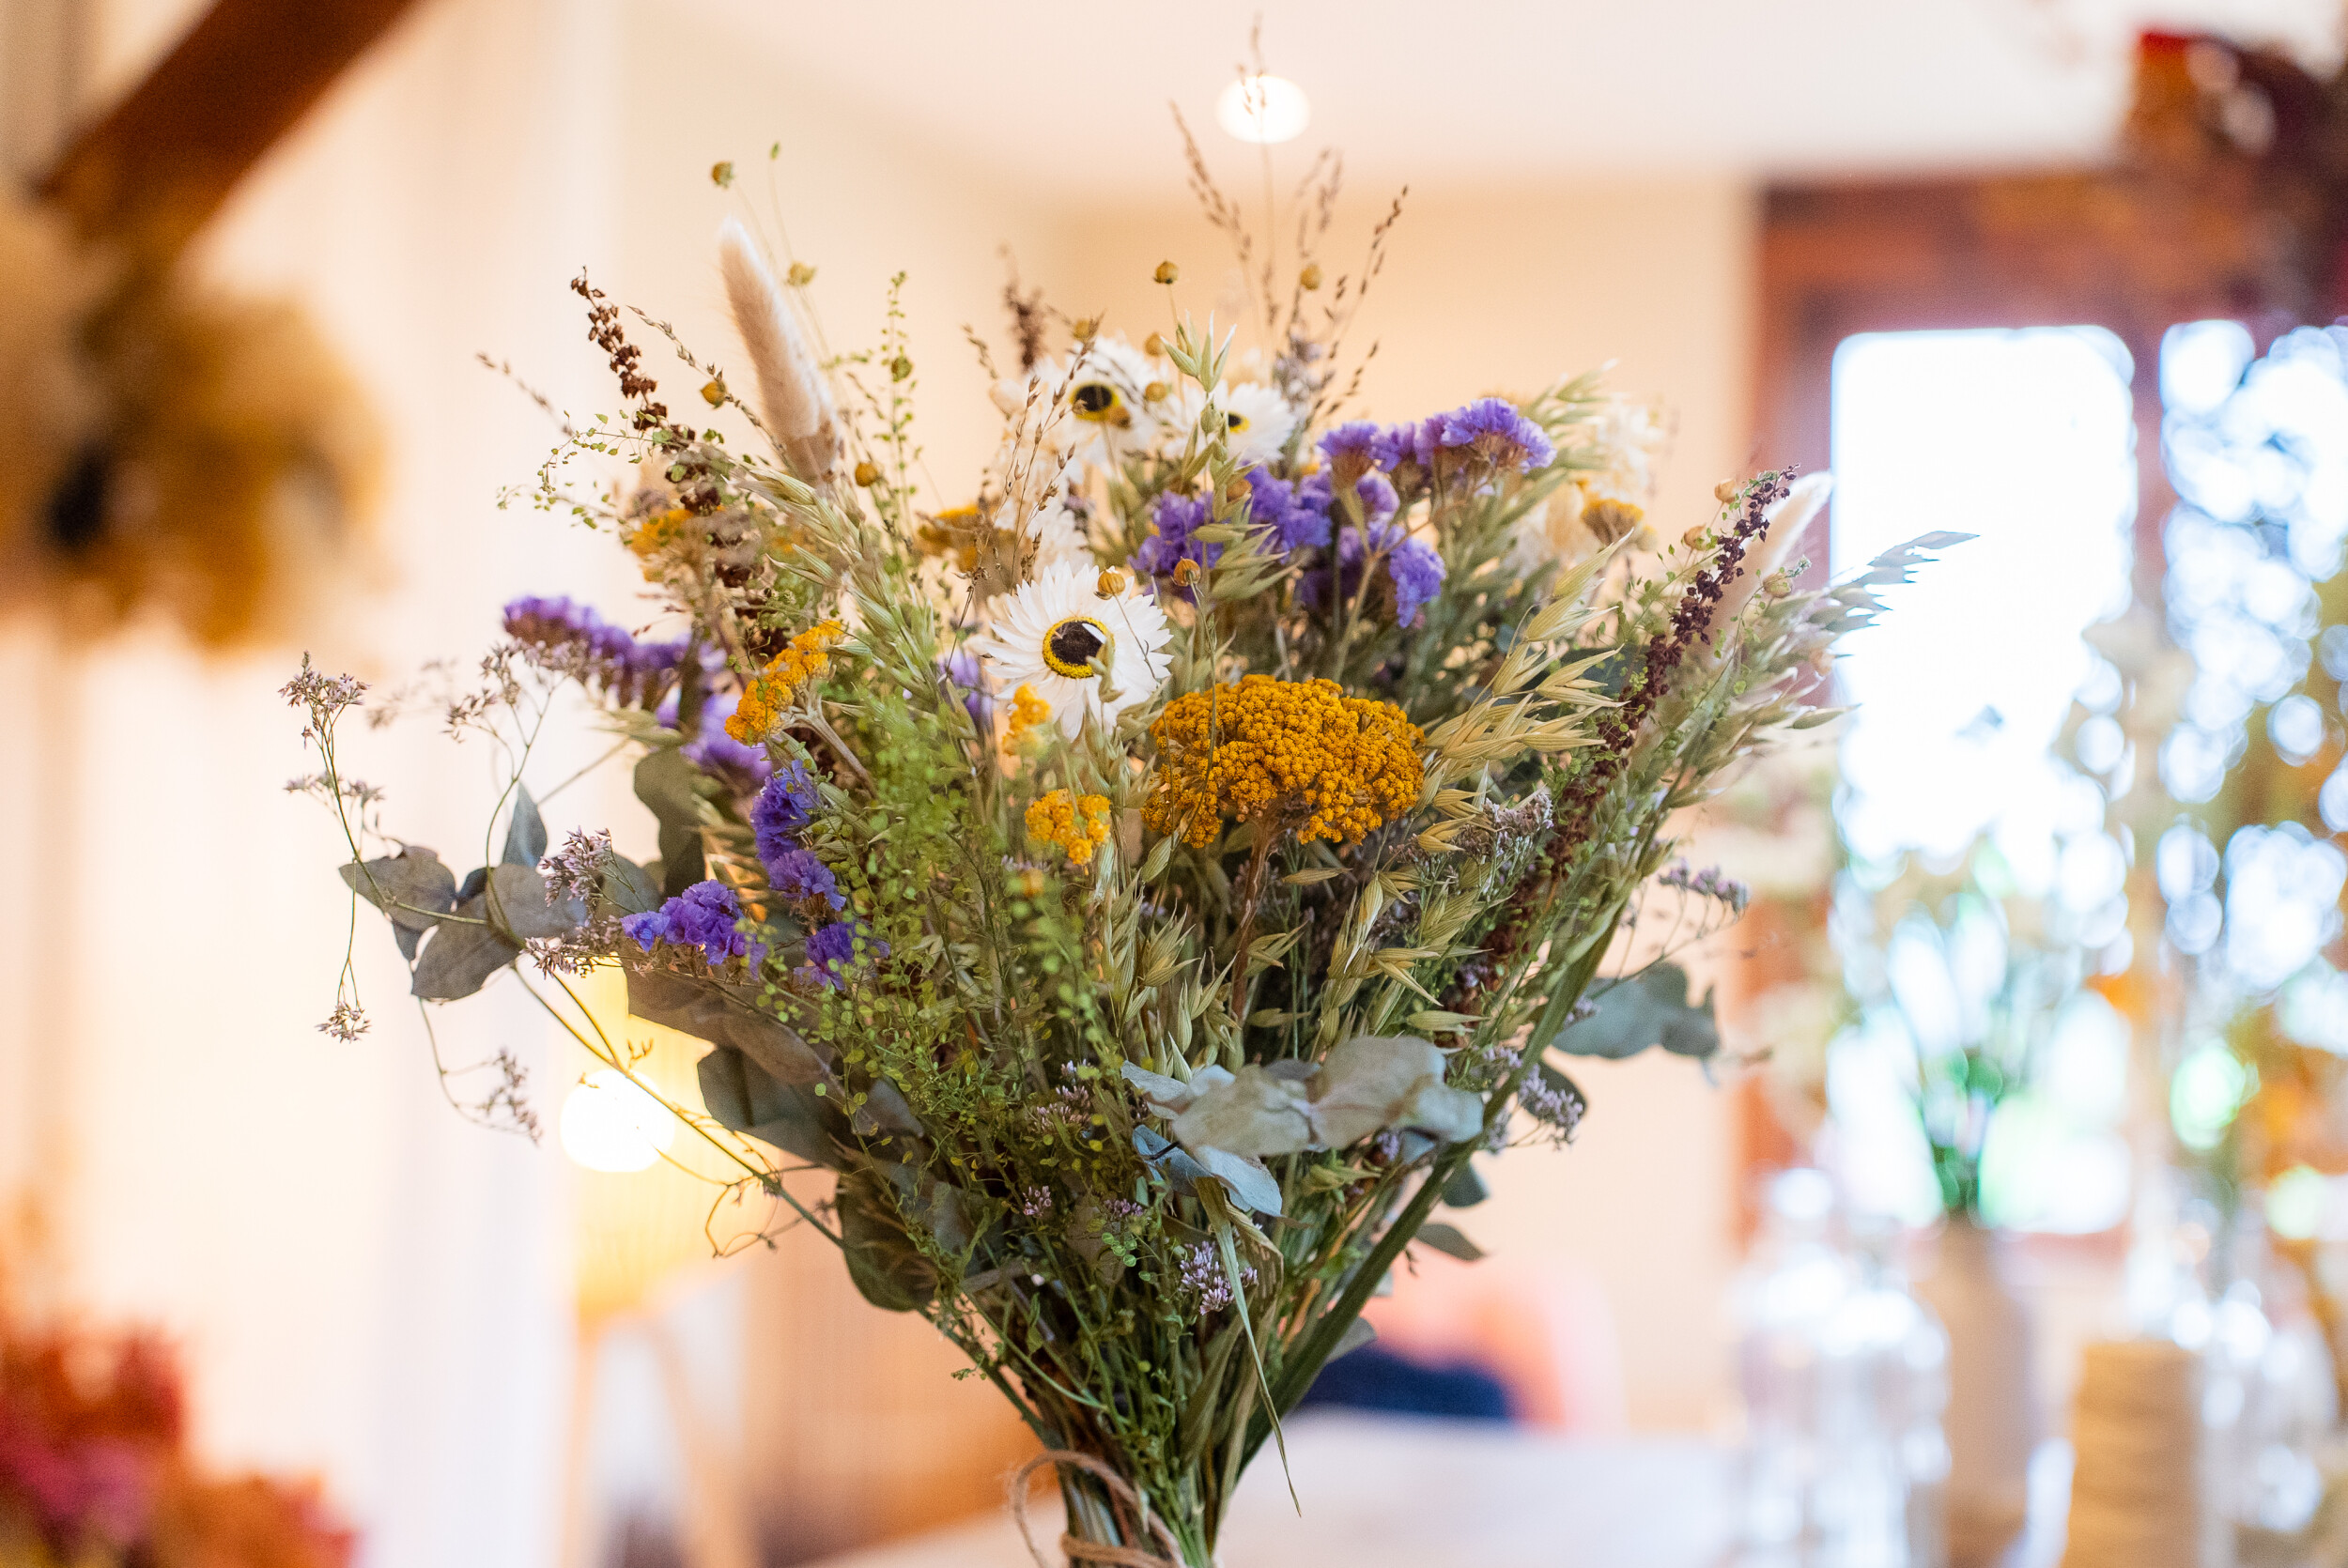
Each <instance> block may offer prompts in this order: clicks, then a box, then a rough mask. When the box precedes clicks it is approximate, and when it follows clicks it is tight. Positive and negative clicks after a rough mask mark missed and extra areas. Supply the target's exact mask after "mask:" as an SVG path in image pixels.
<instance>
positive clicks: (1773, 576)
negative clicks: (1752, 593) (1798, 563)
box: [1761, 572, 1794, 599]
mask: <svg viewBox="0 0 2348 1568" xmlns="http://www.w3.org/2000/svg"><path fill="white" fill-rule="evenodd" d="M1793 591H1794V579H1793V578H1791V577H1789V576H1786V575H1785V574H1784V573H1783V572H1771V573H1770V574H1769V576H1766V577H1763V578H1762V579H1761V592H1764V593H1766V594H1768V595H1769V597H1770V598H1772V599H1783V598H1784V597H1785V595H1786V594H1788V593H1791V592H1793Z"/></svg>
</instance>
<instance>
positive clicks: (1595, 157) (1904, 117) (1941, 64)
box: [711, 0, 2342, 201]
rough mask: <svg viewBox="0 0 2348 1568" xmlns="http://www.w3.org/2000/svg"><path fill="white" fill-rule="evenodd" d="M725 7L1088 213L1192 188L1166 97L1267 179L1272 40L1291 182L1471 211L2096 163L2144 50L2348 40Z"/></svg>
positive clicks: (2276, 24) (2038, 2) (1608, 12)
mask: <svg viewBox="0 0 2348 1568" xmlns="http://www.w3.org/2000/svg"><path fill="white" fill-rule="evenodd" d="M711 3H712V4H714V5H716V6H718V7H719V8H723V9H726V10H729V11H731V12H732V13H733V14H734V15H736V16H738V17H739V18H741V19H743V20H744V21H746V22H748V23H749V24H751V25H752V26H755V27H759V28H762V29H765V30H766V31H768V32H769V33H770V34H772V36H773V37H774V38H776V40H777V41H778V42H779V43H780V44H782V45H783V46H784V47H785V48H786V49H787V51H788V54H789V55H790V57H793V58H797V59H804V60H807V61H809V62H811V66H812V69H814V70H815V71H817V72H818V73H819V74H820V75H821V76H822V77H824V78H826V79H827V82H828V85H830V86H831V87H832V88H833V89H834V90H837V91H840V92H842V93H843V94H845V95H848V96H850V97H853V98H854V99H855V100H857V101H859V102H864V103H869V104H871V105H872V106H873V107H874V108H876V109H877V110H879V111H880V112H881V113H882V114H884V115H886V116H888V118H889V119H891V120H893V121H895V122H896V123H897V124H899V125H900V126H901V127H902V128H903V129H904V131H906V132H908V133H909V134H912V135H914V136H917V137H919V138H921V139H923V140H925V141H929V142H932V143H935V145H937V146H941V147H950V148H953V149H955V150H956V151H957V152H958V153H959V154H960V155H961V156H964V157H966V158H970V159H974V160H976V161H980V162H981V163H984V164H989V165H993V166H995V167H996V168H997V169H999V170H1002V171H1005V172H1009V173H1012V174H1014V175H1016V176H1017V177H1020V178H1022V179H1024V180H1027V181H1028V182H1030V184H1031V185H1032V186H1033V187H1034V188H1036V189H1037V190H1038V191H1039V192H1040V193H1044V194H1049V195H1054V196H1062V197H1069V198H1077V199H1083V200H1088V201H1102V200H1114V199H1116V198H1117V197H1118V196H1119V195H1120V193H1123V194H1129V195H1131V196H1132V197H1134V198H1135V199H1138V200H1151V199H1156V198H1158V197H1160V196H1162V195H1164V194H1165V193H1166V190H1168V189H1169V188H1178V187H1179V183H1180V179H1181V164H1180V158H1179V153H1178V148H1177V145H1176V143H1175V141H1174V139H1173V136H1172V133H1171V131H1170V128H1169V127H1168V125H1167V121H1166V109H1165V104H1166V100H1169V99H1172V100H1178V101H1179V102H1180V103H1181V104H1182V109H1183V112H1184V113H1185V114H1186V115H1189V116H1190V119H1191V122H1192V125H1193V126H1194V128H1196V129H1197V130H1198V131H1199V132H1200V135H1201V137H1202V139H1204V138H1212V139H1213V141H1214V142H1215V143H1216V144H1219V146H1218V147H1216V148H1214V149H1211V150H1216V151H1218V152H1219V153H1220V154H1223V155H1228V156H1229V157H1237V156H1243V155H1242V154H1241V153H1240V149H1239V148H1238V147H1237V146H1236V145H1235V144H1232V143H1230V142H1229V141H1228V139H1226V138H1224V137H1223V136H1222V134H1221V133H1220V132H1219V131H1215V130H1214V129H1213V115H1212V109H1213V100H1214V98H1215V95H1216V93H1217V92H1218V91H1219V90H1220V89H1221V88H1222V86H1223V85H1225V84H1227V83H1228V82H1229V81H1230V79H1231V77H1232V74H1233V71H1234V68H1235V66H1236V64H1237V62H1238V60H1239V57H1240V56H1241V55H1242V54H1244V52H1245V48H1246V43H1247V36H1248V29H1249V25H1250V23H1251V22H1252V21H1253V20H1254V18H1255V17H1256V16H1257V15H1258V14H1261V16H1262V17H1263V44H1264V51H1265V54H1266V56H1267V59H1268V62H1269V65H1270V69H1272V70H1273V71H1274V72H1275V73H1277V74H1279V75H1283V76H1288V77H1290V78H1292V79H1293V80H1295V81H1297V82H1298V83H1300V84H1301V85H1303V86H1304V87H1305V91H1306V92H1307V93H1308V94H1310V95H1311V98H1312V101H1313V106H1314V121H1313V125H1312V128H1311V129H1310V130H1309V131H1306V132H1305V136H1304V137H1303V138H1302V139H1301V142H1300V143H1298V144H1294V145H1292V146H1291V147H1290V148H1289V149H1287V154H1288V155H1287V156H1286V157H1284V159H1283V162H1284V164H1287V165H1290V166H1293V167H1295V168H1297V169H1300V170H1301V167H1302V163H1303V159H1302V158H1301V157H1299V156H1297V151H1298V149H1299V148H1300V147H1301V148H1306V149H1309V148H1317V147H1319V146H1322V145H1324V144H1329V145H1336V146H1341V147H1342V148H1344V150H1345V153H1346V157H1347V160H1348V167H1349V169H1350V170H1352V172H1353V173H1354V174H1355V175H1357V176H1361V177H1367V178H1369V179H1370V180H1372V181H1375V182H1377V183H1380V184H1390V183H1394V182H1397V181H1401V180H1413V179H1415V180H1438V179H1439V180H1442V181H1444V182H1445V183H1449V184H1454V185H1456V184H1460V183H1462V182H1480V183H1499V182H1506V181H1508V180H1513V179H1524V178H1537V177H1554V176H1560V175H1584V176H1586V175H1591V174H1604V173H1607V172H1613V171H1621V172H1641V173H1647V172H1654V171H1659V170H1687V171H1699V170H1701V171H1735V172H1740V173H1756V174H1789V173H1815V172H1824V171H1832V170H1860V169H1916V168H1931V167H1945V166H1953V165H1966V164H1976V165H1977V164H2016V163H2042V162H2055V161H2078V160H2081V159H2091V158H2094V157H2096V156H2098V155H2100V154H2101V153H2103V152H2104V151H2106V150H2107V149H2108V148H2109V146H2110V145H2111V140H2112V133H2113V131H2114V129H2115V127H2116V126H2117V124H2118V121H2119V117H2120V115H2121V114H2122V112H2123V110H2124V107H2125V100H2126V90H2127V73H2128V60H2129V50H2130V47H2131V43H2132V40H2133V38H2134V35H2135V32H2136V30H2137V29H2138V28H2139V26H2142V25H2147V24H2153V25H2159V24H2167V25H2170V26H2179V25H2182V26H2186V27H2191V26H2194V25H2210V26H2217V27H2222V28H2225V29H2228V30H2230V31H2231V32H2232V33H2233V34H2234V35H2235V36H2244V37H2249V38H2273V39H2276V40H2278V41H2286V42H2290V43H2292V44H2294V45H2295V46H2296V47H2298V48H2299V49H2300V50H2301V52H2303V53H2307V54H2312V55H2313V56H2315V57H2317V58H2319V59H2326V58H2327V57H2328V56H2330V55H2331V54H2334V53H2335V52H2336V48H2337V46H2336V43H2335V37H2336V35H2337V33H2338V31H2339V29H2340V23H2341V17H2342V0H1449V3H1448V4H1429V3H1427V0H1415V3H1409V4H1403V3H1396V0H1351V3H1342V0H1158V3H1155V4H1147V5H1144V4H1136V3H1135V0H1026V3H1024V4H1019V5H1010V4H984V3H980V0H850V3H837V0H835V3H830V4H818V3H809V0H711ZM779 86H780V84H779ZM784 90H787V88H785V89H784ZM1217 161H1218V162H1223V161H1227V157H1225V156H1218V158H1217Z"/></svg>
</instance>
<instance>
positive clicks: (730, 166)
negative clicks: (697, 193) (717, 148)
mask: <svg viewBox="0 0 2348 1568" xmlns="http://www.w3.org/2000/svg"><path fill="white" fill-rule="evenodd" d="M709 180H710V183H711V184H713V185H715V186H717V187H718V189H719V190H720V191H722V190H724V189H725V188H726V187H727V186H729V185H732V184H733V183H734V160H733V159H731V158H721V159H719V160H718V161H717V162H715V163H712V164H711V165H709Z"/></svg>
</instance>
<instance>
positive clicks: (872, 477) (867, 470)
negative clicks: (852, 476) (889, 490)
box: [856, 459, 880, 485]
mask: <svg viewBox="0 0 2348 1568" xmlns="http://www.w3.org/2000/svg"><path fill="white" fill-rule="evenodd" d="M856 482H857V484H864V485H873V484H879V483H880V469H878V468H877V467H875V466H874V465H873V463H872V462H871V461H870V460H869V459H868V460H866V461H864V462H861V463H858V464H857V466H856Z"/></svg>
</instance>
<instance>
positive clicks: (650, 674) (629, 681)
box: [505, 594, 686, 708]
mask: <svg viewBox="0 0 2348 1568" xmlns="http://www.w3.org/2000/svg"><path fill="white" fill-rule="evenodd" d="M505 635H506V636H507V637H510V638H513V639H514V640H515V641H516V642H518V643H520V644H521V647H522V652H523V653H524V655H525V656H527V657H528V658H529V660H530V662H531V663H533V664H534V665H536V666H537V667H538V668H539V669H544V670H548V671H550V672H552V673H554V674H557V675H567V676H569V677H571V678H572V679H574V680H576V681H578V682H579V683H580V684H583V685H585V686H587V687H589V688H591V689H597V690H601V691H602V692H604V693H605V694H606V695H608V696H610V697H612V698H614V699H617V700H619V701H621V702H624V703H626V704H627V705H629V706H631V707H638V708H641V707H642V706H643V705H644V704H645V703H646V702H647V701H648V700H650V699H651V698H652V695H653V694H654V693H655V692H657V691H658V690H659V689H660V688H661V687H662V686H663V685H665V684H668V681H669V678H670V677H671V676H672V675H673V674H674V673H675V672H676V667H677V664H678V662H679V661H680V660H682V659H683V658H684V657H685V649H686V644H685V642H683V641H682V640H679V641H675V642H639V641H637V640H636V639H635V638H633V637H631V636H629V635H628V633H627V630H626V628H625V627H622V626H616V625H613V624H612V623H610V622H609V621H606V620H605V619H604V618H603V617H602V616H601V615H599V614H597V613H596V611H595V608H594V607H592V606H588V605H581V604H576V603H573V602H572V601H571V600H569V599H567V598H560V597H557V598H546V597H542V596H540V595H537V594H531V595H527V596H525V597H522V598H519V599H516V600H514V601H513V602H512V603H510V604H508V605H507V606H506V607H505Z"/></svg>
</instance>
